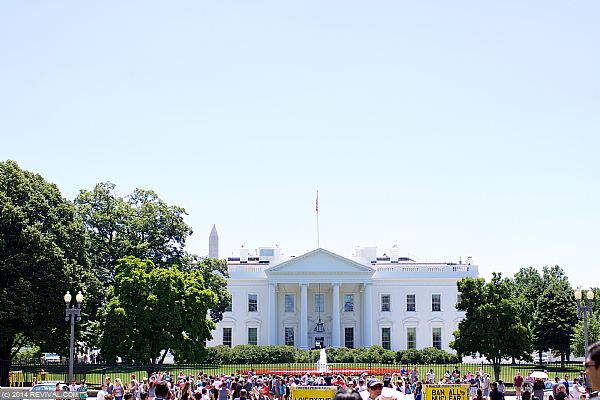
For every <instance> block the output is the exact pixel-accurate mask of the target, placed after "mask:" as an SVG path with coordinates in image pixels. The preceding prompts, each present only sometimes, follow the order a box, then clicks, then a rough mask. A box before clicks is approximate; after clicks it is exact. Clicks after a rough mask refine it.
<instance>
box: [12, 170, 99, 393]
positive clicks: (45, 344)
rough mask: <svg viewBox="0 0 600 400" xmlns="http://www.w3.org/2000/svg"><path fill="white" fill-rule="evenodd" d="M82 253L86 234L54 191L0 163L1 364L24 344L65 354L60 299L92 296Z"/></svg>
mask: <svg viewBox="0 0 600 400" xmlns="http://www.w3.org/2000/svg"><path fill="white" fill-rule="evenodd" d="M87 249H88V243H87V242H86V235H85V228H84V226H83V224H82V223H81V221H80V220H78V218H77V216H76V213H75V208H74V206H73V204H72V203H70V202H69V201H67V200H65V199H64V198H63V197H62V195H61V193H60V191H59V190H58V188H57V187H56V185H54V184H51V183H48V182H46V181H45V180H44V178H42V177H41V176H40V175H38V174H34V173H32V172H28V171H24V170H22V169H21V168H20V167H19V166H18V165H17V163H15V162H14V161H6V162H0V276H2V279H0V304H1V307H0V327H1V329H0V359H4V360H12V359H13V357H14V356H15V355H16V354H17V353H18V352H19V350H20V349H21V347H22V346H23V345H24V344H25V343H32V344H36V345H38V346H40V347H42V348H51V349H52V350H54V351H59V349H61V350H63V351H64V349H65V348H67V343H68V342H67V337H68V336H67V335H68V331H69V330H68V325H67V324H66V323H65V320H64V312H65V311H64V308H65V304H64V301H63V295H64V293H65V291H66V290H71V291H72V292H75V291H77V290H82V291H83V292H84V293H85V294H86V295H87V294H88V293H89V292H92V293H93V292H94V290H96V288H95V287H94V285H95V282H96V281H95V280H94V276H93V275H92V274H91V273H90V264H89V261H88V258H87ZM88 288H89V290H88ZM85 305H86V303H84V306H85ZM84 311H85V310H84ZM63 354H65V353H63ZM3 372H4V373H3V374H2V376H1V377H0V384H1V385H2V386H6V385H7V384H8V368H4V369H3Z"/></svg>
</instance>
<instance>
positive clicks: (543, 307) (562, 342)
mask: <svg viewBox="0 0 600 400" xmlns="http://www.w3.org/2000/svg"><path fill="white" fill-rule="evenodd" d="M544 283H545V289H544V291H543V292H542V294H541V296H540V298H539V300H538V303H537V307H536V311H535V313H534V318H535V321H536V322H535V324H534V328H533V333H534V337H535V348H536V349H538V350H543V351H545V350H553V351H555V352H557V353H560V354H561V360H562V361H564V359H565V357H566V355H567V354H569V352H570V348H571V338H572V336H573V332H574V327H575V324H576V323H577V304H576V302H575V296H574V295H573V290H572V289H571V286H570V285H569V282H568V280H567V278H566V276H564V273H563V271H562V269H561V268H560V267H558V266H554V267H552V268H548V267H544Z"/></svg>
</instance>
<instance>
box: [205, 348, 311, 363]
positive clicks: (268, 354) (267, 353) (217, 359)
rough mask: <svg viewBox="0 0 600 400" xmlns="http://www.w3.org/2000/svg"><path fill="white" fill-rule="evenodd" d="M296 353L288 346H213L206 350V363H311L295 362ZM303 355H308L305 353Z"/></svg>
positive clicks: (307, 360)
mask: <svg viewBox="0 0 600 400" xmlns="http://www.w3.org/2000/svg"><path fill="white" fill-rule="evenodd" d="M297 351H298V350H296V349H294V348H293V347H290V346H251V345H240V346H235V347H233V348H229V347H228V346H215V347H210V348H208V357H207V362H209V363H214V364H252V363H255V364H269V363H292V362H312V361H310V359H308V358H305V359H302V360H301V361H297V359H296V353H297ZM304 353H307V354H308V352H307V351H305V352H304ZM317 353H318V352H317Z"/></svg>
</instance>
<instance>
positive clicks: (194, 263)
mask: <svg viewBox="0 0 600 400" xmlns="http://www.w3.org/2000/svg"><path fill="white" fill-rule="evenodd" d="M75 204H76V205H77V210H78V212H79V215H80V216H81V219H82V220H83V221H84V223H85V225H86V227H87V228H88V232H89V237H90V241H91V244H92V245H91V248H92V251H91V252H90V259H91V260H92V264H93V265H94V266H95V268H96V270H97V271H98V277H99V278H100V279H101V280H102V281H103V282H104V284H105V287H106V288H108V285H109V284H110V282H111V281H112V279H113V276H114V274H115V265H116V264H117V260H119V259H121V258H125V257H129V256H133V257H136V258H139V259H140V260H146V259H149V260H151V261H152V262H153V263H154V265H155V266H157V267H162V268H168V267H171V266H172V265H178V266H179V267H180V268H181V269H182V270H184V271H198V272H200V273H201V275H202V277H203V279H204V284H205V285H206V287H207V288H208V289H210V290H212V291H213V292H214V293H215V294H216V295H217V298H218V301H217V303H216V304H215V306H214V307H213V308H211V310H210V315H211V318H212V319H213V321H214V322H219V321H220V320H221V319H222V318H223V312H224V311H225V310H226V309H227V308H228V307H229V306H230V305H231V295H230V294H229V292H228V291H227V281H226V278H228V277H229V275H228V271H227V263H226V262H225V261H222V260H213V259H202V258H200V257H198V256H196V255H193V254H189V253H187V252H186V251H185V241H186V239H187V237H188V236H189V235H191V234H192V229H191V228H190V227H189V226H188V225H187V224H186V223H185V221H184V220H183V217H184V216H185V215H186V212H185V210H184V209H183V208H181V207H178V206H170V205H168V204H167V203H166V202H164V201H163V200H161V199H160V198H159V197H158V195H157V194H156V193H154V192H153V191H150V190H142V189H136V190H135V191H134V192H133V193H132V194H131V195H129V196H126V197H119V196H117V195H116V194H115V185H114V184H112V183H110V182H104V183H99V184H97V185H96V186H95V187H94V189H93V190H92V191H85V190H82V191H81V192H80V193H79V196H78V197H77V198H76V199H75Z"/></svg>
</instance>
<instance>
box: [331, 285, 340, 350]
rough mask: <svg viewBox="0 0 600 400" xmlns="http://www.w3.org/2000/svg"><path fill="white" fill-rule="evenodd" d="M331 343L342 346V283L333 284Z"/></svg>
mask: <svg viewBox="0 0 600 400" xmlns="http://www.w3.org/2000/svg"><path fill="white" fill-rule="evenodd" d="M331 307H332V310H331V311H332V313H331V315H332V317H333V318H332V326H331V345H332V346H333V347H340V284H339V283H334V284H333V301H332V302H331Z"/></svg>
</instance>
